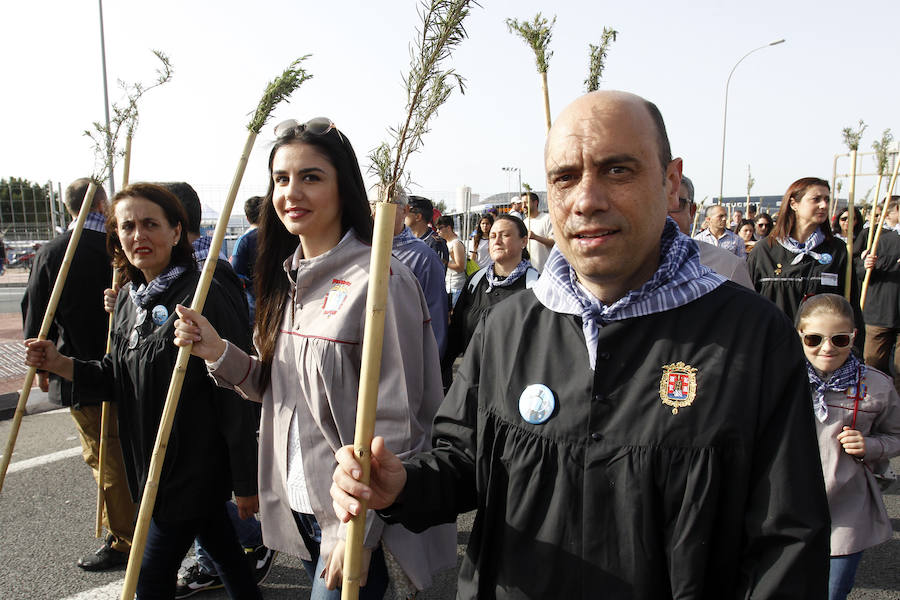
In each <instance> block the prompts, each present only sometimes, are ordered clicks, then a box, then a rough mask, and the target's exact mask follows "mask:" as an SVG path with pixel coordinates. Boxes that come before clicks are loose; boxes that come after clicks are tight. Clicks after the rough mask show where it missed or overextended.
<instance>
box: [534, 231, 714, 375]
mask: <svg viewBox="0 0 900 600" xmlns="http://www.w3.org/2000/svg"><path fill="white" fill-rule="evenodd" d="M725 281H726V279H725V278H724V277H722V276H721V275H719V274H717V273H715V272H714V271H713V270H712V269H710V268H709V267H706V266H704V265H702V264H700V251H699V250H698V248H697V244H696V243H695V242H694V241H693V240H692V239H691V238H689V237H688V236H686V235H684V234H683V233H681V231H679V229H678V225H676V224H675V221H673V220H672V218H671V217H666V225H665V227H663V232H662V236H661V238H660V248H659V268H657V270H656V273H654V274H653V276H652V277H651V278H650V279H649V280H647V282H646V283H644V285H642V286H641V287H639V288H638V289H636V290H631V291H630V292H628V293H627V294H626V295H625V296H623V297H622V298H620V299H618V300H616V301H615V302H614V303H612V304H611V305H609V306H606V305H605V304H603V303H602V302H601V301H600V300H598V299H597V298H595V297H594V296H592V295H591V294H588V293H587V292H585V291H584V290H582V288H581V287H580V286H579V285H578V283H577V276H576V274H575V269H573V268H572V266H571V265H570V264H569V262H568V261H567V260H566V257H565V256H563V254H562V252H560V251H559V245H556V246H554V247H553V250H551V251H550V256H548V257H547V262H546V263H544V270H543V272H542V273H541V278H540V279H539V280H538V282H537V284H536V285H535V286H534V288H532V289H533V290H534V295H535V296H537V299H538V300H539V301H540V302H541V304H543V305H544V306H546V307H547V308H549V309H550V310H553V311H555V312H560V313H566V314H570V315H578V316H580V317H581V327H582V330H583V331H584V341H585V344H586V345H587V351H588V356H589V358H590V363H591V368H592V369H593V368H594V367H595V366H596V362H597V340H598V339H599V337H600V328H601V327H602V326H604V325H605V324H607V323H611V322H613V321H623V320H625V319H630V318H632V317H641V316H646V315H651V314H655V313H660V312H665V311H667V310H672V309H674V308H678V307H679V306H684V305H685V304H687V303H689V302H693V301H694V300H696V299H697V298H700V297H701V296H704V295H706V294H708V293H709V292H711V291H713V290H714V289H716V288H717V287H719V286H720V285H722V284H723V283H724V282H725Z"/></svg>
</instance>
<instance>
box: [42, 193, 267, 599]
mask: <svg viewBox="0 0 900 600" xmlns="http://www.w3.org/2000/svg"><path fill="white" fill-rule="evenodd" d="M106 229H107V232H108V233H107V248H108V250H109V252H110V254H111V255H112V257H113V266H114V268H116V269H118V270H119V273H120V274H121V275H122V276H123V277H124V279H123V280H124V281H125V282H126V283H125V285H124V286H123V289H122V293H121V294H119V296H118V299H117V301H116V307H115V312H114V314H113V329H112V335H111V342H112V343H111V351H110V353H109V354H107V355H106V356H105V357H104V358H103V360H100V361H80V360H76V359H72V358H69V357H66V356H63V355H61V354H59V353H58V352H57V351H56V348H55V346H54V345H53V344H52V343H51V342H47V341H38V340H28V341H26V345H27V346H28V351H27V353H26V364H27V365H29V366H33V367H36V368H38V369H42V370H47V371H50V372H53V373H56V374H58V375H60V376H62V377H65V378H67V379H71V380H72V381H73V383H74V385H75V388H76V389H77V390H90V391H91V392H92V393H94V394H97V395H99V396H100V397H106V398H108V399H109V400H112V401H115V402H118V405H119V411H118V416H119V435H120V438H121V445H122V453H123V455H124V459H125V469H126V475H127V477H128V485H129V487H130V489H131V495H132V497H133V498H134V499H135V501H139V500H140V498H141V495H142V492H143V488H144V485H145V484H146V482H147V477H148V471H149V465H150V460H151V455H152V451H153V445H154V441H155V438H156V433H157V430H158V429H159V422H160V418H161V415H162V410H163V405H164V404H165V399H166V395H167V394H166V392H167V388H168V385H169V380H170V379H171V376H172V370H173V368H174V365H175V359H176V356H177V354H178V349H177V348H176V347H175V346H174V345H173V344H172V338H173V337H174V322H175V319H176V318H177V315H176V313H175V306H176V305H177V304H190V301H191V299H192V297H193V295H194V290H195V288H196V285H197V281H198V279H199V273H198V272H197V268H196V263H195V262H194V257H193V250H192V248H191V245H190V243H189V242H188V240H187V235H186V232H187V215H186V213H185V211H184V208H183V207H182V205H181V203H180V202H179V201H178V199H177V198H176V197H175V196H173V195H172V194H171V193H170V192H169V191H168V190H166V189H164V188H162V187H160V186H157V185H152V184H134V185H131V186H128V187H126V188H125V189H123V190H122V191H120V192H119V193H118V194H116V196H115V198H113V202H112V206H111V207H110V214H109V217H108V220H107V227H106ZM229 293H232V292H230V291H229V290H227V289H225V288H222V287H219V286H218V285H217V284H216V283H215V281H214V282H213V286H212V288H210V291H209V295H208V298H207V302H206V306H205V308H204V314H205V315H206V316H207V317H208V318H209V319H210V320H211V321H214V322H215V323H216V327H219V328H220V331H222V330H223V329H224V330H227V331H229V335H232V336H235V337H233V338H231V339H237V340H240V341H241V343H242V344H243V345H244V347H248V346H249V333H248V332H249V325H248V323H247V315H246V313H243V312H242V313H241V314H235V310H234V308H233V306H234V304H233V303H231V302H229V298H228V294H229ZM97 301H98V302H100V301H102V299H101V298H98V299H97ZM181 398H182V401H181V402H180V403H179V405H178V411H177V413H176V415H175V421H174V423H173V426H172V432H171V435H170V437H169V445H168V449H167V452H166V458H165V461H164V463H163V469H162V475H161V477H160V481H159V490H158V492H157V498H156V504H155V507H154V511H153V518H152V519H151V523H150V529H149V531H148V534H147V544H146V548H145V551H144V557H143V561H142V563H141V572H140V576H139V578H138V585H137V595H138V597H139V598H141V600H148V599H155V598H173V597H174V595H175V582H176V578H177V574H178V567H179V566H180V564H181V559H182V558H184V555H185V552H186V551H187V550H188V548H189V547H190V545H191V543H192V542H193V540H194V538H195V537H198V538H199V539H200V540H201V543H202V544H203V546H204V547H206V548H207V550H209V552H210V555H211V556H212V557H213V560H215V561H216V563H218V565H219V566H220V569H219V573H220V575H221V577H222V580H223V582H224V584H225V588H226V590H227V591H228V593H229V595H230V597H232V598H253V599H256V598H260V595H259V590H258V589H257V587H256V583H255V582H254V580H253V573H252V571H251V570H250V565H249V563H248V562H247V561H246V559H245V558H244V556H243V551H242V549H241V546H240V544H239V543H238V541H237V537H236V536H235V533H234V529H233V527H232V525H231V522H230V521H229V519H228V516H227V514H226V512H225V501H226V500H228V499H230V498H231V493H232V491H234V493H235V495H236V501H237V504H238V510H239V511H240V512H241V514H242V515H243V514H252V513H253V512H255V511H256V506H258V497H257V495H256V492H257V490H256V438H255V423H256V419H255V417H254V415H253V412H252V406H251V405H250V404H249V403H247V402H244V401H243V400H241V399H240V398H239V397H238V396H237V395H236V394H235V393H234V392H231V391H228V390H224V389H222V388H219V387H216V385H215V383H214V382H213V380H212V379H210V377H209V376H208V375H207V371H206V366H205V365H204V364H203V361H202V360H201V359H199V358H191V359H190V361H189V362H188V367H187V372H186V374H185V379H184V387H183V389H182V394H181Z"/></svg>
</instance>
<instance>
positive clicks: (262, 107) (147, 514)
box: [121, 56, 312, 600]
mask: <svg viewBox="0 0 900 600" xmlns="http://www.w3.org/2000/svg"><path fill="white" fill-rule="evenodd" d="M306 58H307V56H304V57H301V58H299V59H297V60H295V61H294V62H293V63H291V65H290V66H289V67H288V68H287V69H285V71H284V73H282V74H281V76H280V77H278V78H276V79H275V80H274V81H272V82H271V83H269V85H268V86H267V87H266V91H265V93H264V94H263V97H262V99H261V100H260V102H259V105H258V106H257V107H256V112H255V113H254V115H253V118H252V119H251V121H250V123H249V125H248V126H247V129H248V130H249V133H248V134H247V140H246V142H245V143H244V149H243V151H242V152H241V158H240V160H239V161H238V165H237V168H236V169H235V172H234V177H233V178H232V180H231V187H230V188H229V190H228V197H227V198H226V200H225V205H224V206H223V207H222V212H221V213H220V214H219V220H218V222H217V223H216V230H215V233H213V236H212V242H211V243H210V247H209V256H208V257H207V258H206V262H205V263H203V271H202V272H201V274H200V280H199V281H198V282H197V289H196V291H195V292H194V298H193V300H192V302H191V310H195V311H197V312H200V313H202V312H203V305H204V304H205V303H206V296H207V294H208V293H209V286H210V284H211V283H212V278H213V272H214V271H215V269H216V262H217V258H216V257H218V256H219V251H220V250H221V248H222V240H223V239H225V230H226V229H227V228H228V220H229V219H230V218H231V209H232V208H233V206H234V200H235V198H236V197H237V193H238V189H239V188H240V186H241V180H242V179H243V177H244V170H245V169H246V168H247V161H248V160H249V158H250V152H251V151H252V150H253V144H254V143H255V142H256V136H257V135H259V132H260V130H261V129H262V127H263V125H265V124H266V121H268V119H269V117H270V115H271V114H272V110H274V108H275V106H277V105H278V104H279V103H281V102H282V101H283V100H285V99H286V98H287V97H288V96H290V95H291V93H292V92H293V91H294V90H295V89H297V88H298V87H299V86H300V85H301V84H302V83H303V82H304V81H306V80H307V79H309V78H310V77H312V76H311V75H309V74H308V73H307V72H306V71H305V70H304V69H303V68H302V67H301V66H300V63H301V62H302V61H303V60H305V59H306ZM191 347H192V346H191V345H187V346H181V347H180V348H179V349H178V356H177V358H176V359H175V368H174V370H173V371H172V379H171V381H170V382H169V389H168V392H167V393H166V402H165V406H164V407H163V412H162V416H161V418H160V425H159V431H158V432H157V435H156V441H155V442H154V445H153V453H152V455H151V458H150V469H149V471H148V473H147V483H146V485H145V486H144V493H143V496H142V497H141V506H140V509H139V511H138V520H137V524H136V526H135V529H134V539H133V540H132V543H131V553H130V554H129V556H128V568H127V570H126V573H125V583H124V584H123V586H122V596H121V598H122V600H131V599H132V598H133V597H134V592H135V589H136V588H137V580H138V575H139V574H140V567H141V562H142V561H143V558H144V547H145V546H146V543H147V531H148V529H149V527H150V519H151V517H152V516H153V507H154V505H155V504H156V493H157V491H158V489H159V476H160V473H161V472H162V467H163V462H164V461H165V458H166V449H167V448H168V444H169V435H170V434H171V432H172V425H173V423H174V421H175V411H176V410H177V408H178V400H179V397H180V396H181V387H182V384H183V383H184V376H185V373H186V372H187V364H188V359H190V357H191Z"/></svg>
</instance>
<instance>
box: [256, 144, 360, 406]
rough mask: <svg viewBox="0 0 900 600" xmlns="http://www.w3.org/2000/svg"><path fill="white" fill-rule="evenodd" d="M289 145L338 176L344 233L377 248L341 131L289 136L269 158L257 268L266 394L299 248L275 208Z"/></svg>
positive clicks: (351, 155) (356, 171) (262, 378)
mask: <svg viewBox="0 0 900 600" xmlns="http://www.w3.org/2000/svg"><path fill="white" fill-rule="evenodd" d="M288 144H306V145H309V146H313V147H314V148H315V149H316V150H318V151H319V152H320V153H321V154H322V156H324V157H325V158H326V159H327V160H328V162H330V163H331V165H332V166H333V167H334V169H335V171H336V172H337V184H338V196H339V201H340V203H341V233H342V234H344V233H346V232H347V231H349V230H350V229H353V230H354V231H355V232H356V235H357V236H358V237H359V238H360V239H361V240H362V241H364V242H365V243H367V244H371V243H372V215H371V213H370V211H369V201H368V199H367V197H366V188H365V184H364V183H363V178H362V173H360V170H359V162H357V160H356V153H355V152H354V151H353V146H351V145H350V140H348V139H347V136H346V135H344V134H343V133H342V132H339V131H338V130H337V128H332V129H331V130H329V131H328V132H327V133H325V134H315V133H311V132H310V131H308V130H307V129H306V128H305V127H304V126H298V127H294V128H292V129H289V130H288V131H286V132H284V133H283V134H282V135H281V136H280V137H279V138H278V139H277V140H276V141H275V144H274V145H273V146H272V151H271V152H270V153H269V190H268V191H267V192H266V195H265V197H264V198H263V200H262V203H261V204H260V211H259V238H258V241H257V248H258V251H257V255H256V264H255V266H254V273H255V274H256V276H255V285H256V323H255V326H256V345H257V349H258V351H259V361H260V363H261V364H262V369H261V374H260V382H259V383H260V385H261V389H263V390H265V389H266V388H267V387H268V385H269V382H270V381H271V377H272V359H273V357H274V355H275V342H276V341H277V340H278V335H279V332H280V331H281V321H282V319H283V317H284V311H285V308H286V307H287V301H288V296H289V293H290V284H289V282H288V279H287V277H285V274H284V266H283V264H284V260H285V259H286V258H287V257H288V256H290V255H291V253H292V252H294V250H295V249H296V248H297V244H298V243H299V240H298V239H297V236H296V235H292V234H291V233H289V232H288V231H287V229H285V228H284V224H282V222H281V219H279V218H278V214H277V213H276V212H275V207H274V206H273V205H272V197H273V194H274V190H275V182H274V180H273V179H272V161H274V160H275V154H276V153H277V152H278V150H279V149H281V148H282V147H284V146H287V145H288Z"/></svg>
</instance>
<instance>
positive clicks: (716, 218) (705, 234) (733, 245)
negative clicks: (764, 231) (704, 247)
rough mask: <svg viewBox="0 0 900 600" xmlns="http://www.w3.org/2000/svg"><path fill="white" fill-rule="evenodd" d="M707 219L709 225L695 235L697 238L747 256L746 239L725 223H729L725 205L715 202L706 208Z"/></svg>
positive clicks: (743, 256) (737, 254)
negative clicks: (729, 228)
mask: <svg viewBox="0 0 900 600" xmlns="http://www.w3.org/2000/svg"><path fill="white" fill-rule="evenodd" d="M706 220H707V222H708V224H709V227H708V228H707V229H706V230H704V231H701V232H700V233H698V234H697V235H695V236H694V239H695V240H699V241H701V242H706V243H707V244H712V245H713V246H718V247H719V248H724V249H725V250H728V251H729V252H731V253H732V254H734V255H735V256H737V257H738V258H745V257H746V256H747V253H746V251H745V250H744V240H742V239H741V238H740V237H738V235H737V234H736V233H734V232H732V231H729V230H728V228H727V227H725V225H726V224H727V223H728V213H727V212H726V211H725V207H724V206H722V205H719V204H714V205H712V206H710V207H709V208H707V209H706Z"/></svg>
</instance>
